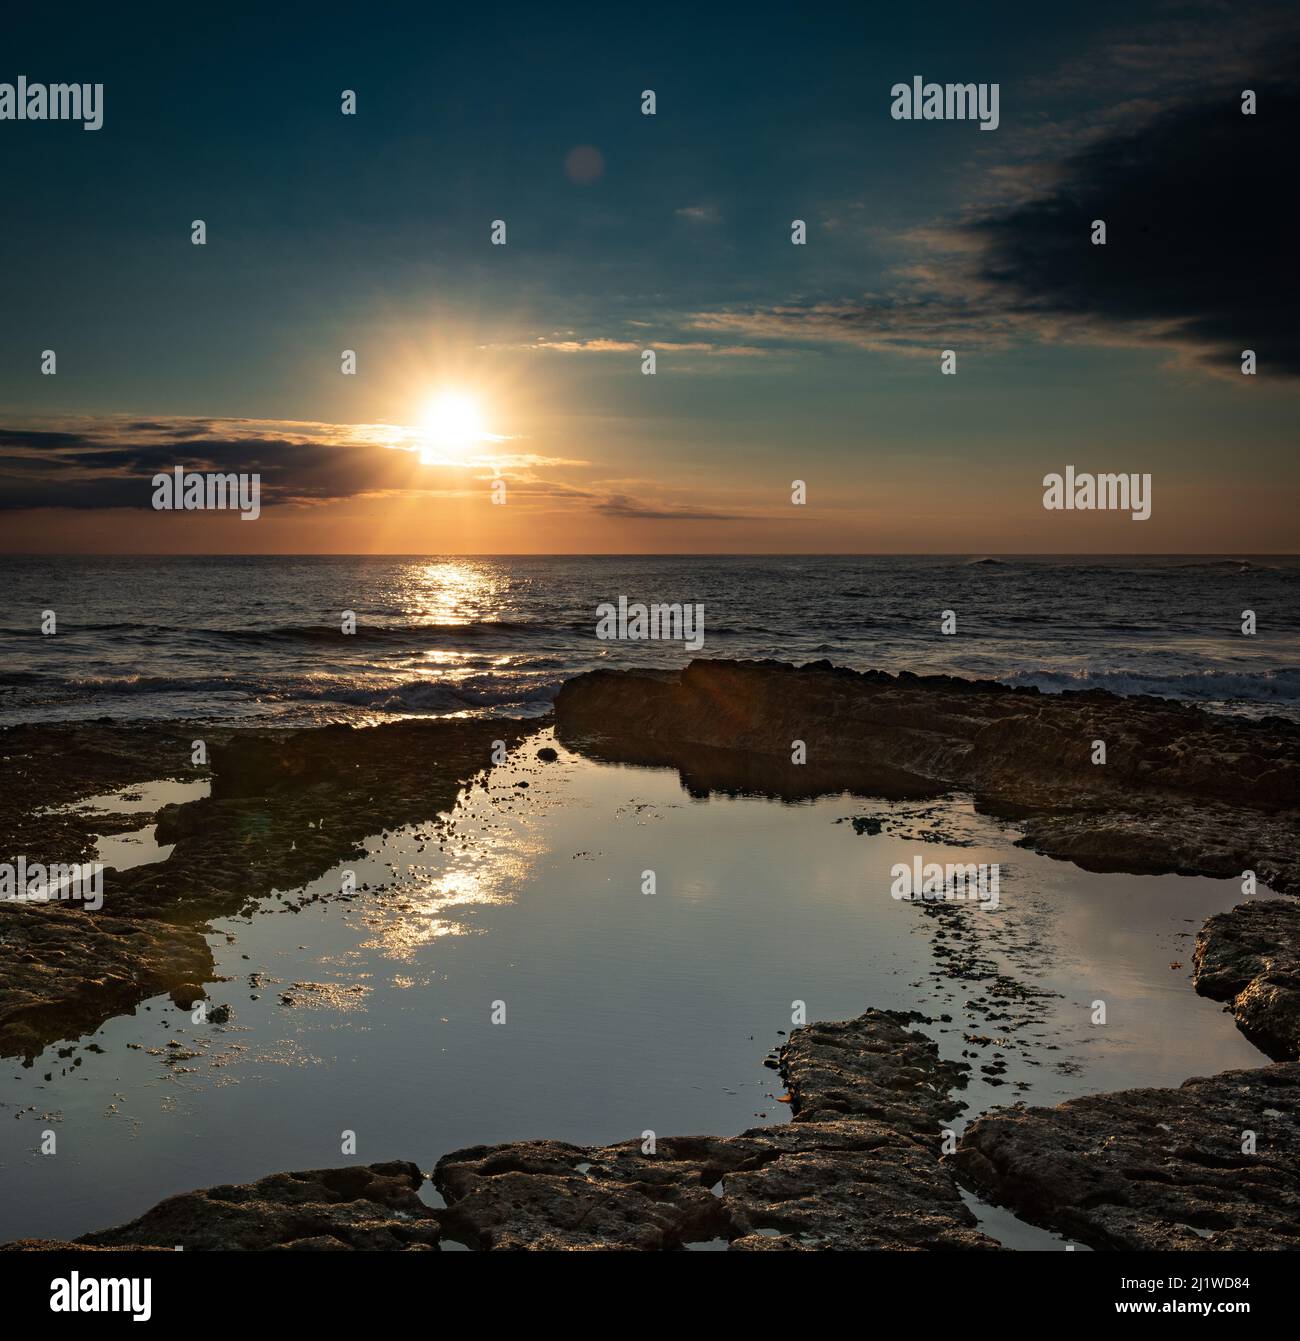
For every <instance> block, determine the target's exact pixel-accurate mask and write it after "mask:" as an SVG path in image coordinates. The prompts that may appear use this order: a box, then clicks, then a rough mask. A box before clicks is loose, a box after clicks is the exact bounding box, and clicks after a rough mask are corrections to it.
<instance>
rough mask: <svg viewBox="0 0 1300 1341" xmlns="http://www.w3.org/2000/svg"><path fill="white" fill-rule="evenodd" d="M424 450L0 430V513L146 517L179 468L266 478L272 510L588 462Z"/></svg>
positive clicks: (335, 431) (351, 432)
mask: <svg viewBox="0 0 1300 1341" xmlns="http://www.w3.org/2000/svg"><path fill="white" fill-rule="evenodd" d="M496 441H505V439H496ZM424 446H425V444H424V442H423V441H422V439H421V436H420V434H419V431H418V430H415V429H411V428H406V427H403V426H401V425H393V424H325V423H302V422H294V421H285V420H257V419H186V418H174V419H168V418H157V419H140V418H131V417H128V416H102V417H81V418H75V419H69V420H66V421H60V422H58V423H56V424H54V425H53V426H47V425H46V424H44V423H42V424H38V425H34V426H33V425H19V426H11V427H6V428H0V510H6V511H14V510H17V509H25V508H44V507H52V508H118V507H128V508H129V507H136V508H147V507H150V506H151V503H152V496H153V484H152V480H153V477H154V475H156V474H158V473H161V472H169V471H171V470H172V469H173V468H174V467H176V466H178V465H179V466H183V467H184V468H185V469H186V470H193V471H216V472H221V473H236V474H256V475H259V476H260V477H261V491H262V499H263V503H264V505H268V506H272V505H276V504H280V505H285V504H294V505H311V504H319V503H326V502H332V501H335V500H339V499H347V498H355V497H362V496H371V495H377V494H389V493H412V492H429V491H434V492H448V491H450V492H459V491H461V490H463V489H464V487H465V484H466V482H467V480H468V478H469V472H473V471H474V470H477V469H479V468H481V467H482V466H484V465H485V464H488V465H490V466H492V467H494V468H495V469H499V470H501V471H510V472H511V478H512V480H513V479H518V480H519V481H520V482H521V483H528V484H530V485H532V486H534V487H535V488H537V489H538V490H539V491H540V490H541V489H542V488H544V487H545V486H544V482H543V481H540V480H538V478H537V471H539V470H545V469H547V468H549V467H555V466H575V465H585V464H586V463H585V462H581V461H570V460H567V459H564V458H558V457H546V456H541V455H538V454H536V453H530V452H502V451H497V450H495V449H494V450H492V451H491V452H490V453H488V452H485V453H484V454H483V455H482V456H480V457H473V458H470V459H467V460H466V461H465V462H464V463H463V464H452V463H446V462H443V463H441V464H440V465H439V464H429V463H425V462H422V460H421V456H420V454H421V452H422V451H423V449H424Z"/></svg>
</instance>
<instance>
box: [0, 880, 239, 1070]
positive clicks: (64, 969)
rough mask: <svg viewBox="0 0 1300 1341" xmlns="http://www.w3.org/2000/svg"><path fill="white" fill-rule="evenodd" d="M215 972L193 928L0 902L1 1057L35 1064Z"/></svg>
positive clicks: (81, 910)
mask: <svg viewBox="0 0 1300 1341" xmlns="http://www.w3.org/2000/svg"><path fill="white" fill-rule="evenodd" d="M215 972H216V970H215V967H214V965H213V961H212V953H211V951H210V950H209V949H208V943H207V941H206V940H204V938H203V936H202V935H201V933H200V932H198V931H196V930H194V929H192V928H188V927H176V926H170V925H168V924H167V923H165V922H156V921H148V920H133V919H132V920H128V919H125V918H117V917H105V916H104V915H103V913H102V912H99V913H92V912H90V911H88V910H85V909H82V908H79V907H78V908H73V907H67V908H65V907H62V906H59V905H56V904H39V903H28V904H24V903H13V902H0V1056H5V1057H13V1056H21V1057H24V1058H31V1057H34V1056H36V1055H37V1053H39V1052H40V1051H41V1050H42V1049H43V1048H45V1047H46V1046H47V1045H48V1044H50V1043H54V1042H57V1041H59V1040H60V1039H67V1038H80V1037H81V1036H82V1035H84V1034H88V1033H92V1032H94V1030H96V1029H98V1028H99V1026H100V1025H101V1024H103V1023H104V1021H105V1020H108V1019H111V1018H112V1017H113V1016H114V1015H119V1014H122V1013H123V1012H125V1011H129V1010H131V1009H132V1008H133V1007H134V1006H135V1005H137V1004H138V1003H139V1002H141V1001H143V1000H145V999H146V998H147V997H151V996H157V995H158V994H159V993H162V992H171V991H173V990H180V989H181V988H182V987H183V985H185V984H191V985H192V984H193V983H194V982H195V980H202V979H204V978H210V977H212V976H213V974H214V973H215Z"/></svg>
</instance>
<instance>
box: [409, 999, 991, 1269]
mask: <svg viewBox="0 0 1300 1341" xmlns="http://www.w3.org/2000/svg"><path fill="white" fill-rule="evenodd" d="M779 1066H780V1069H781V1073H782V1077H783V1079H784V1080H785V1082H786V1084H787V1086H788V1087H789V1090H790V1096H791V1108H792V1112H793V1114H794V1118H795V1120H794V1121H793V1122H791V1123H789V1124H786V1125H783V1126H773V1127H760V1128H755V1129H753V1130H751V1131H747V1132H743V1133H741V1135H739V1136H727V1137H719V1136H691V1137H669V1138H662V1139H659V1140H657V1141H656V1142H655V1147H654V1151H653V1153H647V1152H646V1150H645V1149H644V1148H643V1145H642V1143H641V1142H640V1141H635V1140H634V1141H627V1142H623V1143H622V1144H618V1145H610V1146H601V1147H594V1148H593V1147H584V1146H574V1145H566V1144H564V1143H562V1142H558V1141H519V1142H513V1143H510V1144H507V1145H499V1146H478V1147H474V1148H472V1149H469V1150H459V1151H456V1152H455V1153H453V1154H450V1155H447V1156H445V1157H444V1158H443V1159H441V1160H440V1161H439V1162H438V1166H437V1168H436V1169H435V1170H434V1182H435V1184H436V1185H437V1187H438V1190H439V1191H440V1192H441V1193H442V1194H443V1196H444V1198H445V1199H446V1202H447V1209H446V1210H445V1211H443V1212H442V1213H441V1214H442V1216H443V1222H444V1226H445V1228H446V1232H447V1233H448V1234H449V1235H451V1236H452V1237H454V1238H457V1239H459V1240H463V1241H464V1242H467V1243H470V1244H472V1245H473V1246H475V1247H477V1248H482V1249H491V1250H503V1249H521V1248H529V1249H547V1248H562V1249H586V1248H620V1249H641V1250H659V1249H675V1248H681V1247H685V1246H686V1245H688V1244H691V1243H707V1242H711V1241H716V1240H719V1239H726V1240H728V1241H729V1242H730V1244H731V1246H732V1247H734V1248H736V1249H738V1250H740V1251H771V1250H777V1249H791V1248H793V1249H799V1248H802V1247H814V1246H816V1247H823V1248H859V1249H865V1248H873V1249H917V1248H945V1249H954V1248H955V1249H987V1248H992V1247H996V1244H994V1243H993V1241H992V1240H990V1239H988V1238H986V1237H985V1236H984V1235H983V1234H981V1233H979V1232H978V1230H977V1229H976V1228H975V1218H974V1216H973V1215H972V1214H971V1213H970V1211H969V1210H968V1209H967V1207H966V1205H965V1203H964V1202H963V1201H962V1200H961V1197H960V1195H959V1194H958V1191H957V1188H956V1186H955V1184H954V1183H953V1181H952V1179H951V1178H950V1177H949V1176H948V1174H947V1173H946V1171H945V1170H944V1169H943V1168H942V1167H941V1165H940V1163H939V1160H938V1148H939V1140H940V1132H939V1120H940V1115H941V1114H944V1113H948V1112H951V1111H952V1107H953V1106H952V1103H951V1099H950V1098H949V1096H948V1093H947V1090H948V1087H949V1085H950V1084H952V1083H953V1082H954V1081H955V1080H956V1079H957V1078H958V1077H959V1075H960V1072H961V1068H959V1067H957V1066H955V1065H953V1064H951V1063H945V1062H943V1061H941V1060H940V1058H939V1055H938V1049H937V1048H936V1046H935V1044H934V1043H933V1042H931V1041H930V1040H928V1039H926V1038H925V1037H924V1036H923V1035H920V1034H915V1033H910V1032H909V1031H907V1030H906V1029H905V1028H903V1026H902V1025H901V1024H900V1023H899V1022H898V1020H897V1019H896V1018H895V1017H894V1016H892V1015H890V1014H889V1013H887V1012H883V1011H868V1012H867V1013H866V1014H865V1015H863V1016H862V1017H860V1018H859V1019H857V1020H849V1021H844V1022H843V1023H827V1024H818V1025H810V1026H808V1028H806V1029H799V1030H795V1031H794V1032H793V1033H792V1034H791V1036H790V1041H789V1042H788V1043H787V1044H786V1045H785V1047H784V1048H782V1050H781V1053H780V1057H779Z"/></svg>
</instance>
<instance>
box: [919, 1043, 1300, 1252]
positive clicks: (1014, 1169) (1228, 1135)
mask: <svg viewBox="0 0 1300 1341" xmlns="http://www.w3.org/2000/svg"><path fill="white" fill-rule="evenodd" d="M1251 1133H1253V1150H1252V1149H1251V1137H1250V1134H1251ZM1243 1147H1245V1148H1244V1149H1243ZM945 1162H946V1163H950V1164H951V1165H952V1166H953V1167H954V1168H955V1169H956V1170H957V1171H958V1174H959V1176H960V1177H961V1179H962V1181H963V1182H965V1183H967V1184H968V1185H970V1186H971V1187H973V1188H975V1189H976V1190H977V1191H979V1192H980V1193H981V1194H983V1195H984V1196H985V1197H987V1198H989V1199H991V1200H995V1201H998V1202H1001V1203H1002V1204H1004V1205H1007V1206H1009V1207H1011V1209H1012V1210H1014V1211H1015V1212H1016V1213H1017V1214H1018V1215H1020V1216H1021V1217H1023V1218H1024V1219H1027V1220H1030V1221H1032V1222H1033V1223H1035V1224H1039V1225H1043V1226H1045V1227H1047V1228H1049V1229H1055V1230H1058V1231H1060V1232H1061V1233H1064V1234H1067V1235H1069V1236H1071V1237H1073V1238H1077V1239H1079V1240H1080V1241H1082V1242H1084V1243H1087V1244H1089V1245H1090V1246H1092V1247H1094V1248H1113V1249H1142V1250H1147V1249H1180V1250H1200V1249H1218V1250H1244V1251H1259V1250H1272V1251H1276V1250H1278V1249H1291V1250H1293V1251H1296V1250H1300V1063H1294V1062H1281V1063H1276V1064H1274V1065H1273V1066H1266V1067H1262V1068H1260V1069H1258V1070H1253V1071H1226V1072H1224V1073H1223V1074H1222V1075H1218V1076H1208V1077H1198V1078H1195V1079H1192V1080H1188V1081H1186V1082H1184V1084H1183V1085H1181V1086H1180V1087H1179V1088H1177V1089H1138V1090H1122V1091H1119V1092H1117V1093H1114V1094H1097V1095H1088V1096H1085V1097H1083V1098H1079V1099H1071V1100H1069V1101H1068V1102H1066V1103H1063V1104H1060V1105H1058V1106H1057V1107H1056V1108H1022V1107H1019V1106H1017V1107H1015V1108H1010V1109H1004V1110H1000V1111H997V1112H994V1113H991V1114H989V1115H987V1116H985V1117H982V1118H979V1119H978V1120H977V1121H975V1122H974V1123H972V1124H971V1126H970V1127H968V1128H967V1130H966V1131H965V1133H964V1134H963V1135H962V1138H961V1141H960V1144H959V1146H958V1149H957V1152H956V1154H954V1155H952V1156H950V1157H949V1158H948V1160H946V1161H945Z"/></svg>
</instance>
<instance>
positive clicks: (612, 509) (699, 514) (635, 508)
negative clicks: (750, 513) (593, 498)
mask: <svg viewBox="0 0 1300 1341" xmlns="http://www.w3.org/2000/svg"><path fill="white" fill-rule="evenodd" d="M595 511H596V512H600V513H603V514H604V515H605V516H606V517H625V518H628V519H635V520H639V521H745V520H747V518H745V517H743V516H741V515H740V514H739V513H734V512H709V511H707V510H706V509H704V508H692V507H675V506H672V505H671V504H666V505H658V504H647V503H637V502H635V501H634V500H633V499H630V498H628V497H627V496H626V495H624V494H612V495H611V496H610V497H609V498H606V499H604V500H603V501H602V502H600V503H597V504H596V506H595Z"/></svg>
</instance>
